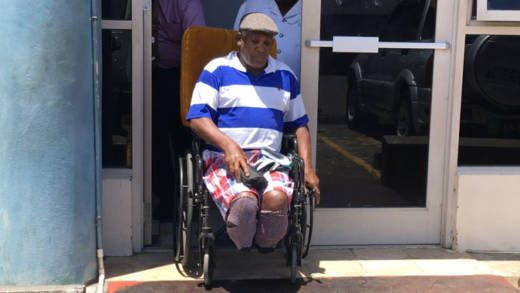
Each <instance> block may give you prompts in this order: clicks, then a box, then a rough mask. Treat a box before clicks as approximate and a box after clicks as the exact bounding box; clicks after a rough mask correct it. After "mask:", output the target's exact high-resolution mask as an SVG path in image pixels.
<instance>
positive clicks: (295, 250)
mask: <svg viewBox="0 0 520 293" xmlns="http://www.w3.org/2000/svg"><path fill="white" fill-rule="evenodd" d="M291 246H292V248H291V256H290V258H291V263H290V265H291V283H292V284H294V283H296V273H297V272H296V268H297V266H298V247H296V245H294V243H293V244H292V245H291Z"/></svg>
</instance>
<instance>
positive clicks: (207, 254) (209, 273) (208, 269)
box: [202, 245, 213, 289]
mask: <svg viewBox="0 0 520 293" xmlns="http://www.w3.org/2000/svg"><path fill="white" fill-rule="evenodd" d="M202 274H203V277H204V287H206V289H210V287H211V282H212V281H213V248H212V247H210V246H209V245H207V246H206V247H205V248H204V257H203V259H202Z"/></svg>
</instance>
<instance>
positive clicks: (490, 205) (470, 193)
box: [454, 167, 520, 252]
mask: <svg viewBox="0 0 520 293" xmlns="http://www.w3.org/2000/svg"><path fill="white" fill-rule="evenodd" d="M456 187H457V215H456V230H457V233H456V239H455V242H454V244H455V248H456V249H457V250H461V251H467V250H472V251H498V252H520V167H460V168H458V170H457V183H456Z"/></svg>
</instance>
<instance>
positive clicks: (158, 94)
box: [152, 0, 205, 219]
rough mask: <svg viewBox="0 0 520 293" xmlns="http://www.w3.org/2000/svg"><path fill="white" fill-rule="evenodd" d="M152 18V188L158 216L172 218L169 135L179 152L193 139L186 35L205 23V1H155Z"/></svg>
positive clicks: (171, 175) (171, 172)
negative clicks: (183, 77) (183, 73)
mask: <svg viewBox="0 0 520 293" xmlns="http://www.w3.org/2000/svg"><path fill="white" fill-rule="evenodd" d="M152 19H153V20H152V31H153V36H154V38H155V43H154V45H153V56H154V57H155V59H154V62H153V73H152V94H153V98H152V191H153V193H154V194H155V196H156V198H154V202H155V204H154V206H157V210H156V209H154V215H155V216H154V218H157V219H168V218H171V217H172V211H173V201H172V196H171V194H172V193H173V187H174V186H173V184H172V181H173V180H171V179H172V178H174V177H173V176H174V173H173V172H174V170H173V169H172V166H171V159H170V158H171V154H170V148H169V138H168V137H169V136H171V137H172V139H173V147H174V151H175V152H177V153H178V152H180V151H182V150H183V149H184V148H185V147H186V146H185V144H186V142H187V141H189V139H187V136H188V134H187V132H186V130H185V129H184V128H183V127H182V124H181V120H180V101H179V79H180V71H179V66H180V60H181V58H180V57H181V56H180V55H181V54H180V52H181V40H182V34H183V33H184V31H185V30H186V29H187V28H189V27H191V26H204V25H205V20H204V12H203V9H202V3H201V0H154V2H153V6H152Z"/></svg>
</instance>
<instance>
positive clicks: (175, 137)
mask: <svg viewBox="0 0 520 293" xmlns="http://www.w3.org/2000/svg"><path fill="white" fill-rule="evenodd" d="M179 78H180V73H179V69H178V68H174V69H162V68H154V70H153V75H152V80H153V84H152V91H153V93H152V95H153V101H152V111H153V112H152V191H153V193H154V194H155V195H156V197H155V198H153V199H152V201H155V203H153V206H154V208H153V215H154V217H153V218H154V219H159V220H164V219H171V218H173V216H174V213H173V210H174V197H175V196H177V194H176V192H175V190H176V186H175V181H176V180H175V178H176V176H178V174H176V170H175V169H176V168H175V163H176V160H172V158H174V157H175V155H176V154H180V153H181V152H183V150H184V148H185V145H186V143H187V141H188V140H189V139H188V137H187V132H188V131H187V129H185V128H184V127H183V126H182V124H181V120H180V110H179V109H180V101H179ZM157 201H158V202H157Z"/></svg>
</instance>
